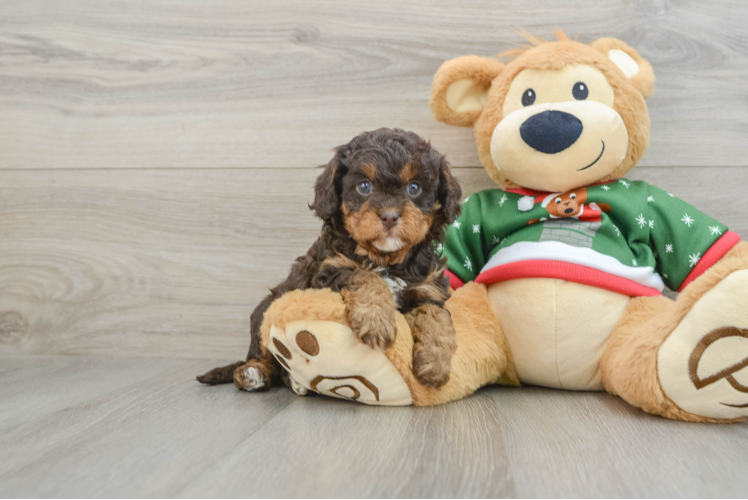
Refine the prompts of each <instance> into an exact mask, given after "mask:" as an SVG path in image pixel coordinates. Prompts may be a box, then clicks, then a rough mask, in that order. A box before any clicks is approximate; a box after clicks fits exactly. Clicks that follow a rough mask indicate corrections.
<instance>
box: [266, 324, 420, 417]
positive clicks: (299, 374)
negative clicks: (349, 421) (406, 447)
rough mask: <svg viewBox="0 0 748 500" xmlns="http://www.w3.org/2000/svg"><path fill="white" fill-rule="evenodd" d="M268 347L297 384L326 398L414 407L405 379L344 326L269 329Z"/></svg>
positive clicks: (297, 326) (323, 325)
mask: <svg viewBox="0 0 748 500" xmlns="http://www.w3.org/2000/svg"><path fill="white" fill-rule="evenodd" d="M268 349H269V350H270V352H272V353H273V355H274V356H275V358H276V359H277V360H278V362H280V364H281V365H283V366H284V368H285V369H287V370H288V372H289V373H290V375H291V380H292V381H293V382H295V383H296V384H298V385H299V386H300V389H299V390H296V389H294V392H296V393H297V394H301V390H302V388H303V389H304V390H311V391H314V392H317V393H319V394H323V395H325V396H332V397H335V398H340V399H348V400H351V401H357V402H359V403H365V404H371V405H389V406H403V405H410V404H413V399H412V398H411V395H410V390H409V389H408V386H407V384H406V383H405V380H403V377H402V376H401V375H400V373H399V372H398V371H397V370H396V369H395V367H394V366H393V365H392V363H391V362H390V360H389V359H387V356H385V354H384V353H383V352H382V351H379V350H375V349H371V348H370V347H368V346H366V345H365V344H363V343H362V342H361V341H360V340H359V339H357V338H356V336H355V335H354V334H353V332H352V331H351V329H350V328H349V327H347V326H345V325H343V324H340V323H336V322H332V321H296V322H292V323H288V324H287V325H286V328H285V329H282V328H278V327H276V326H273V327H271V329H270V342H269V344H268Z"/></svg>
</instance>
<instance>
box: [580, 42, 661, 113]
mask: <svg viewBox="0 0 748 500" xmlns="http://www.w3.org/2000/svg"><path fill="white" fill-rule="evenodd" d="M590 47H592V48H593V49H596V50H599V51H600V52H602V53H603V54H605V55H606V56H607V57H608V59H610V60H611V61H612V62H613V64H615V65H616V66H618V69H620V70H621V71H622V72H623V74H624V75H625V76H626V78H628V79H629V81H630V82H631V84H632V85H633V86H634V87H636V89H637V90H638V91H639V92H641V94H642V95H643V96H644V98H645V99H646V98H647V97H649V96H651V95H652V94H654V91H655V75H654V71H652V66H651V65H650V64H649V62H647V60H646V59H644V58H643V57H642V56H640V55H639V53H638V52H637V51H636V50H634V49H632V48H631V47H629V46H628V45H626V44H625V43H624V42H622V41H620V40H618V39H616V38H600V39H598V40H595V41H594V42H592V43H591V44H590Z"/></svg>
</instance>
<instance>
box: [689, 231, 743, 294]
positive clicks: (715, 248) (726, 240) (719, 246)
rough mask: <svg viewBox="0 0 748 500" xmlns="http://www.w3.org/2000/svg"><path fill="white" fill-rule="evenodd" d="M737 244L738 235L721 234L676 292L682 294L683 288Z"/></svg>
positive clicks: (728, 232) (729, 232) (730, 232)
mask: <svg viewBox="0 0 748 500" xmlns="http://www.w3.org/2000/svg"><path fill="white" fill-rule="evenodd" d="M738 243H740V235H738V233H733V232H732V231H727V232H726V233H725V234H723V235H722V237H721V238H720V239H718V240H717V241H716V242H714V245H712V246H711V247H709V250H707V251H706V253H705V254H704V256H703V257H702V258H701V260H700V261H699V263H698V264H696V267H694V268H693V269H692V270H691V272H690V273H689V274H688V276H686V279H685V280H683V283H682V284H681V285H680V288H678V291H679V292H682V291H683V289H684V288H686V287H687V286H688V285H689V284H691V282H692V281H694V280H695V279H696V278H698V277H699V276H701V275H702V274H704V273H705V272H706V271H707V269H709V268H710V267H712V266H713V265H714V264H716V263H717V261H718V260H719V259H721V258H722V257H724V256H725V254H726V253H727V252H729V251H730V249H731V248H732V247H734V246H735V245H737V244H738Z"/></svg>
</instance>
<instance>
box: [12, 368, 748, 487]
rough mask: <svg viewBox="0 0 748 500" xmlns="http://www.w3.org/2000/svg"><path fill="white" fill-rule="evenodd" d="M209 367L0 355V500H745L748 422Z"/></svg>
mask: <svg viewBox="0 0 748 500" xmlns="http://www.w3.org/2000/svg"><path fill="white" fill-rule="evenodd" d="M214 363H215V361H205V360H173V359H172V360H169V359H157V358H154V359H142V358H122V359H101V358H95V357H83V358H81V357H62V356H57V357H43V356H37V357H33V358H5V357H0V400H2V401H3V404H2V405H1V406H0V449H2V450H3V453H2V454H0V496H1V497H14V496H16V497H30V496H31V497H50V496H52V497H218V498H222V497H250V498H251V497H309V498H316V497H325V498H326V497H333V498H336V497H354V498H360V497H375V498H377V497H398V498H403V497H404V498H409V497H459V498H466V497H548V496H551V497H668V498H670V497H745V495H746V492H748V476H747V475H746V474H745V463H746V462H747V461H748V426H745V425H723V426H718V425H699V424H689V423H683V422H674V421H669V420H665V419H662V418H659V417H653V416H650V415H646V414H643V413H641V412H640V411H638V410H636V409H634V408H632V407H630V406H628V405H626V404H625V403H624V402H623V401H621V400H620V399H618V398H616V397H614V396H609V395H606V394H600V393H572V392H565V391H556V390H552V389H538V388H530V387H525V388H518V389H517V388H502V387H490V388H486V389H483V390H481V391H479V392H478V393H477V394H476V395H474V396H472V397H470V398H468V399H464V400H461V401H458V402H455V403H451V404H448V405H444V406H439V407H435V408H413V407H405V408H377V407H367V406H364V405H358V404H354V403H350V402H345V401H338V400H334V399H330V398H321V397H308V398H299V397H297V396H295V395H293V394H292V393H291V392H290V391H289V390H287V389H285V388H282V389H281V388H278V389H274V390H272V391H270V392H268V393H262V394H248V393H246V392H240V391H237V390H236V389H234V388H233V387H230V386H220V387H206V386H201V385H199V384H198V383H197V382H195V381H194V380H192V376H193V375H194V374H195V373H199V372H200V371H202V370H205V369H206V368H209V367H211V366H212V365H213V364H214Z"/></svg>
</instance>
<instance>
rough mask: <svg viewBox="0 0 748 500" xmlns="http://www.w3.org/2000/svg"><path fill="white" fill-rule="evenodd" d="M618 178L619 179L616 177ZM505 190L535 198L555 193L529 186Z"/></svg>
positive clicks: (600, 183) (597, 184)
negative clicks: (529, 187)
mask: <svg viewBox="0 0 748 500" xmlns="http://www.w3.org/2000/svg"><path fill="white" fill-rule="evenodd" d="M616 180H618V179H616ZM616 180H612V181H600V182H595V183H592V184H590V185H589V186H580V187H592V186H602V185H603V184H612V183H614V182H615V181H616ZM574 189H579V188H574ZM574 189H570V190H569V191H574ZM504 191H506V192H507V193H514V194H519V195H522V196H532V197H533V198H537V197H538V196H548V195H550V194H554V193H552V192H550V191H536V190H534V189H528V188H523V187H520V188H510V189H505V190H504Z"/></svg>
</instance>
